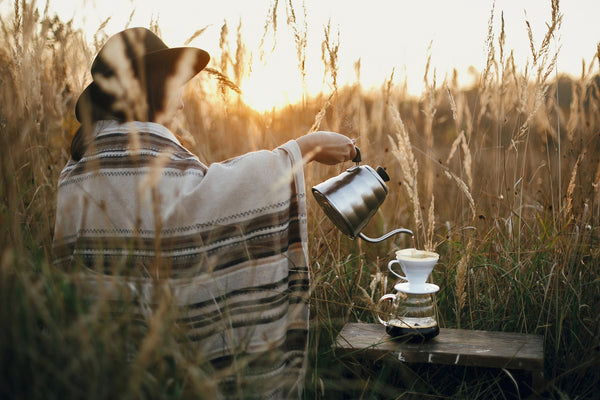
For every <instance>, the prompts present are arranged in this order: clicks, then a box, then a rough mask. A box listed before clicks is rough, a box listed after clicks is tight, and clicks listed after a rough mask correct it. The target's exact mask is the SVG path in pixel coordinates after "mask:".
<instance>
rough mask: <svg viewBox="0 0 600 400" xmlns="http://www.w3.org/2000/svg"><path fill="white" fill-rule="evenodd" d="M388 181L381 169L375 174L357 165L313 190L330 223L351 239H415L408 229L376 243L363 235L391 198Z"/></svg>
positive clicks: (389, 234)
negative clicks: (400, 234) (366, 227)
mask: <svg viewBox="0 0 600 400" xmlns="http://www.w3.org/2000/svg"><path fill="white" fill-rule="evenodd" d="M359 154H360V153H359ZM359 161H360V160H359ZM389 180H390V178H389V176H388V175H387V173H386V171H385V170H384V169H383V168H382V167H378V168H377V171H376V170H374V169H373V168H371V167H370V166H368V165H363V166H361V165H359V162H357V163H356V165H355V166H353V167H351V168H349V169H347V170H346V171H344V172H342V173H341V174H340V175H338V176H334V177H332V178H329V179H327V180H326V181H324V182H322V183H320V184H318V185H316V186H314V187H313V188H312V192H313V195H314V197H315V199H316V201H317V203H318V204H319V206H320V207H321V208H322V209H323V211H324V212H325V214H326V215H327V216H328V217H329V219H330V220H331V221H332V222H333V223H334V225H335V226H336V227H337V228H338V229H339V230H340V231H342V233H344V234H345V235H347V236H348V237H350V238H351V239H355V238H356V237H360V238H362V239H363V240H366V241H368V242H372V243H377V242H380V241H382V240H384V239H387V238H388V237H390V236H392V235H395V234H397V233H407V234H409V235H411V236H412V231H410V230H408V229H396V230H394V231H392V232H389V233H388V234H386V235H384V236H382V237H380V238H375V239H374V238H369V237H367V236H365V235H364V234H363V233H362V232H361V231H362V230H363V228H364V227H365V226H366V225H367V224H368V223H369V221H370V220H371V218H372V217H373V215H375V213H376V212H377V210H378V209H379V207H380V206H381V204H382V203H383V201H384V200H385V198H386V196H387V194H388V188H387V186H386V184H385V182H387V181H389Z"/></svg>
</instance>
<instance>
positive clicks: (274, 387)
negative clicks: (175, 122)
mask: <svg viewBox="0 0 600 400" xmlns="http://www.w3.org/2000/svg"><path fill="white" fill-rule="evenodd" d="M305 201H306V199H305V190H304V177H303V171H302V157H301V153H300V149H299V148H298V145H297V144H296V142H295V141H290V142H288V143H286V144H284V145H283V146H281V147H279V148H277V149H275V150H273V151H259V152H253V153H249V154H247V155H244V156H241V157H237V158H234V159H231V160H228V161H225V162H222V163H215V164H211V166H210V168H208V167H206V166H205V165H203V164H202V163H201V162H200V161H199V160H198V158H197V157H195V156H194V155H193V154H191V153H190V152H189V151H187V150H186V149H185V148H184V147H182V146H181V145H180V144H179V142H178V141H177V139H176V138H175V136H174V135H173V134H172V133H171V132H170V131H169V130H168V129H166V128H165V127H163V126H161V125H158V124H154V123H141V122H133V123H127V124H119V123H117V122H114V121H101V122H99V123H97V124H96V129H95V134H94V140H93V142H92V143H91V144H90V146H88V150H87V151H86V153H85V154H84V157H83V158H82V159H81V160H80V161H78V162H75V161H73V160H70V161H69V162H68V164H67V165H66V166H65V168H64V170H63V171H62V173H61V176H60V180H59V184H58V200H57V221H56V226H55V238H54V251H55V264H56V265H57V266H58V267H60V268H63V269H65V270H72V271H81V269H83V270H84V271H85V273H84V274H83V276H85V277H86V278H85V279H87V281H88V282H89V283H90V284H91V285H92V286H93V287H96V288H97V290H98V292H102V293H112V295H113V296H115V299H114V300H118V296H120V294H118V291H116V290H113V289H114V288H115V287H128V288H130V291H131V294H130V295H131V296H132V298H133V299H135V303H136V304H139V314H140V315H141V316H142V317H143V316H144V315H145V313H146V314H147V313H148V311H147V310H148V309H152V304H151V299H152V291H153V289H154V288H155V286H156V284H157V282H160V284H161V285H163V284H166V285H168V287H169V290H170V291H171V292H172V293H173V299H174V301H175V302H176V304H177V306H178V308H179V310H180V313H179V319H178V321H177V323H178V324H179V325H181V326H182V327H185V329H186V332H187V336H188V338H189V339H190V340H191V341H192V342H194V343H196V345H197V346H198V349H199V351H201V353H202V355H203V357H206V359H207V360H210V361H211V362H212V365H214V366H215V368H217V369H218V368H231V365H232V363H233V360H234V359H238V358H240V357H245V356H250V358H251V359H252V360H253V362H252V363H251V364H250V365H252V366H253V368H250V369H249V371H248V370H246V371H244V373H243V375H244V376H243V378H240V377H239V376H237V378H236V373H237V372H236V371H234V373H233V374H231V375H230V376H229V377H228V378H226V379H224V381H223V387H224V388H225V392H224V396H225V397H227V393H228V392H231V393H234V392H236V391H239V387H240V382H241V381H240V379H242V380H243V385H244V387H247V388H248V391H247V392H245V393H243V395H244V398H246V397H248V398H252V393H254V392H255V391H257V392H258V393H257V395H258V396H259V397H261V398H288V397H291V398H294V397H295V398H297V397H298V393H299V389H300V387H301V384H300V382H301V381H302V377H303V370H304V360H305V358H306V346H307V332H308V290H309V286H308V285H309V275H308V265H307V238H306V203H305ZM146 317H147V315H146ZM267 355H268V357H267ZM265 360H267V361H265ZM228 387H229V388H230V389H231V390H227V388H228ZM238 394H239V392H238Z"/></svg>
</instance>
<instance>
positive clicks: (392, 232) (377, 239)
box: [358, 228, 413, 243]
mask: <svg viewBox="0 0 600 400" xmlns="http://www.w3.org/2000/svg"><path fill="white" fill-rule="evenodd" d="M398 233H406V234H408V235H410V236H413V232H412V231H411V230H410V229H404V228H400V229H395V230H393V231H391V232H388V233H386V234H385V235H383V236H380V237H378V238H370V237H368V236H367V235H365V234H364V233H362V232H360V233H359V234H358V236H359V237H360V238H361V239H362V240H364V241H365V242H369V243H379V242H381V241H383V240H385V239H387V238H389V237H391V236H394V235H396V234H398Z"/></svg>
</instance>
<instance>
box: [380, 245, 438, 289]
mask: <svg viewBox="0 0 600 400" xmlns="http://www.w3.org/2000/svg"><path fill="white" fill-rule="evenodd" d="M439 258H440V256H439V254H437V253H433V252H431V251H425V250H416V249H413V248H410V249H402V250H398V251H397V252H396V259H395V260H392V261H390V262H389V264H388V269H389V270H390V272H391V273H392V274H394V275H396V276H397V277H398V278H400V279H403V280H405V281H407V282H406V283H403V284H399V285H398V286H399V287H398V288H397V290H399V291H402V292H405V293H415V294H425V293H432V292H436V291H437V290H438V289H439V287H438V286H437V285H433V284H430V283H429V284H428V283H427V278H428V277H429V274H431V271H433V267H434V266H435V264H436V263H437V262H438V260H439ZM394 264H400V267H401V268H402V272H404V276H402V275H400V274H398V273H397V272H396V271H394V270H393V268H392V266H393V265H394Z"/></svg>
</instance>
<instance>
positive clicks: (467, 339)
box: [335, 323, 544, 376]
mask: <svg viewBox="0 0 600 400" xmlns="http://www.w3.org/2000/svg"><path fill="white" fill-rule="evenodd" d="M335 348H336V353H338V354H340V353H341V354H345V355H346V356H349V355H352V356H355V357H357V358H360V357H372V358H377V357H383V356H390V355H391V356H392V357H394V358H396V359H398V360H400V361H404V362H407V363H431V364H444V365H465V366H479V367H491V368H507V369H522V370H528V371H534V372H537V375H539V376H541V374H542V371H543V368H544V351H543V338H542V336H540V335H533V334H522V333H510V332H490V331H474V330H465V329H443V328H442V329H440V333H439V335H438V336H436V337H435V338H433V339H431V340H429V341H427V342H425V343H422V344H411V343H400V342H395V341H393V340H392V339H391V337H390V336H389V335H388V334H387V333H386V332H385V328H384V327H383V325H380V324H365V323H348V324H346V325H345V326H344V328H343V329H342V331H341V332H340V334H339V335H338V337H337V339H336V343H335Z"/></svg>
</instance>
